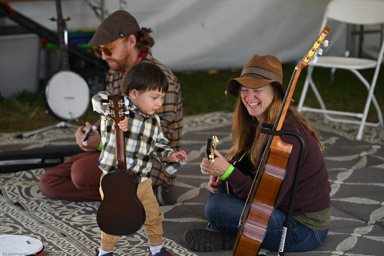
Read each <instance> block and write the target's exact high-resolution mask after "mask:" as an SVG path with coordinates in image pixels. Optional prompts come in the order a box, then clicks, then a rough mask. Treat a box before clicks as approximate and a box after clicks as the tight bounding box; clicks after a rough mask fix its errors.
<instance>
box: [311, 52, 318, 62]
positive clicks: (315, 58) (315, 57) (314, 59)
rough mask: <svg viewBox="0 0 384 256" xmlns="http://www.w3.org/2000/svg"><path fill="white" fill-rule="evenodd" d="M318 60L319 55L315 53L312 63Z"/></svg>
mask: <svg viewBox="0 0 384 256" xmlns="http://www.w3.org/2000/svg"><path fill="white" fill-rule="evenodd" d="M318 60H319V57H318V56H317V54H315V55H314V56H313V58H312V63H317V61H318Z"/></svg>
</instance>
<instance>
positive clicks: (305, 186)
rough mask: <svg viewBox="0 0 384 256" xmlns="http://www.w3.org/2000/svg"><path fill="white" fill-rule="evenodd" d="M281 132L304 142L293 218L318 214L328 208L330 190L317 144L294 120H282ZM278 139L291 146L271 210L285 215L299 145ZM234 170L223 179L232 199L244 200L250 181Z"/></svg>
mask: <svg viewBox="0 0 384 256" xmlns="http://www.w3.org/2000/svg"><path fill="white" fill-rule="evenodd" d="M282 129H283V130H287V131H293V132H296V133H299V134H300V135H301V137H302V138H303V139H304V143H305V152H304V157H303V166H302V170H301V174H300V178H299V184H298V186H297V191H296V199H295V203H294V210H293V214H294V215H296V214H302V213H307V212H314V211H320V210H323V209H326V208H328V207H330V194H329V193H330V191H331V187H330V184H329V181H328V172H327V169H326V166H325V162H324V159H323V155H322V152H321V150H320V147H319V145H318V143H317V140H316V139H315V138H314V137H313V136H312V135H311V134H310V133H309V131H308V130H307V129H306V128H305V127H304V126H303V125H302V124H301V123H300V122H298V121H297V120H293V119H289V118H288V117H287V118H286V120H285V122H284V124H283V128H282ZM281 139H282V140H283V141H284V142H286V143H289V144H293V149H292V152H291V155H290V159H289V162H288V166H287V169H286V172H285V178H284V180H283V182H282V185H281V188H280V192H279V195H278V198H277V200H276V203H275V208H278V209H279V210H281V211H283V212H285V213H286V212H287V209H288V206H289V200H290V196H291V192H292V186H293V182H294V178H295V172H296V166H297V163H298V161H299V154H300V143H299V141H298V140H297V139H296V138H295V137H294V136H290V135H283V136H281ZM240 169H242V168H241V167H240V166H239V168H235V169H234V170H233V172H232V173H231V175H230V176H229V177H228V178H227V182H228V183H229V186H230V188H231V191H232V192H233V194H235V195H236V196H238V197H240V198H243V199H246V198H247V197H248V193H249V191H250V189H251V185H252V182H253V177H252V175H251V174H249V173H248V174H247V170H244V169H243V170H240Z"/></svg>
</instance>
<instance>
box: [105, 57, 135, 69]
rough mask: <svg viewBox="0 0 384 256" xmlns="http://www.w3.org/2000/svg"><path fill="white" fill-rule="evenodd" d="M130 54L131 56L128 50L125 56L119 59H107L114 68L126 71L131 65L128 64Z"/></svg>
mask: <svg viewBox="0 0 384 256" xmlns="http://www.w3.org/2000/svg"><path fill="white" fill-rule="evenodd" d="M129 56H130V54H129V53H128V52H124V57H123V58H119V60H116V59H110V60H109V61H107V63H108V65H109V67H110V68H111V69H112V70H114V71H119V72H124V71H126V70H127V69H128V67H129V65H128V64H127V61H128V59H129Z"/></svg>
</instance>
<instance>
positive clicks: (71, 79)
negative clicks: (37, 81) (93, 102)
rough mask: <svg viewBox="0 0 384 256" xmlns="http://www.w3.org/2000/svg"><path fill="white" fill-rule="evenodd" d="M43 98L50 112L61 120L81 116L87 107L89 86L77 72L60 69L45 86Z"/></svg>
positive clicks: (70, 119) (71, 119) (69, 119)
mask: <svg viewBox="0 0 384 256" xmlns="http://www.w3.org/2000/svg"><path fill="white" fill-rule="evenodd" d="M45 100H46V103H47V105H48V109H49V110H50V112H51V113H52V114H53V115H54V116H56V117H57V118H58V119H60V120H63V121H73V120H75V119H77V118H79V117H81V116H82V115H83V114H84V113H85V111H86V110H87V108H88V104H89V88H88V85H87V82H85V80H84V79H83V78H82V77H81V76H80V75H79V74H77V73H75V72H71V71H60V72H58V73H56V74H54V75H53V76H52V77H51V79H50V80H49V82H48V84H47V86H46V87H45Z"/></svg>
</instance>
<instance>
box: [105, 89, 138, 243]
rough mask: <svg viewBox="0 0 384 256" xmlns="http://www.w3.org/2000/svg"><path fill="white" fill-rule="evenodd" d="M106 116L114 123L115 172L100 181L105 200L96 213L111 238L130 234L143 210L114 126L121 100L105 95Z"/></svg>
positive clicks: (120, 135) (122, 108) (122, 109)
mask: <svg viewBox="0 0 384 256" xmlns="http://www.w3.org/2000/svg"><path fill="white" fill-rule="evenodd" d="M106 104H107V105H108V107H109V111H108V112H109V114H108V115H109V116H110V117H111V118H113V120H114V121H115V135H116V152H115V153H116V171H115V172H109V173H108V174H106V175H105V176H104V177H103V179H102V180H101V187H102V190H103V194H104V198H103V201H102V202H101V204H100V206H99V210H98V211H97V224H98V225H99V227H100V229H101V230H102V231H104V232H105V233H107V234H110V235H118V236H121V235H130V234H133V233H135V232H136V231H137V230H139V229H140V228H141V226H142V225H143V224H144V222H145V211H144V207H143V205H142V204H141V202H140V200H139V198H138V197H137V187H138V178H137V176H136V174H135V173H133V172H131V171H127V165H126V156H125V140H124V133H123V131H122V130H121V129H120V128H119V127H118V126H117V124H118V123H119V122H120V121H121V120H123V119H124V116H125V115H124V113H125V104H124V97H123V96H120V95H112V96H108V103H106Z"/></svg>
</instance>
